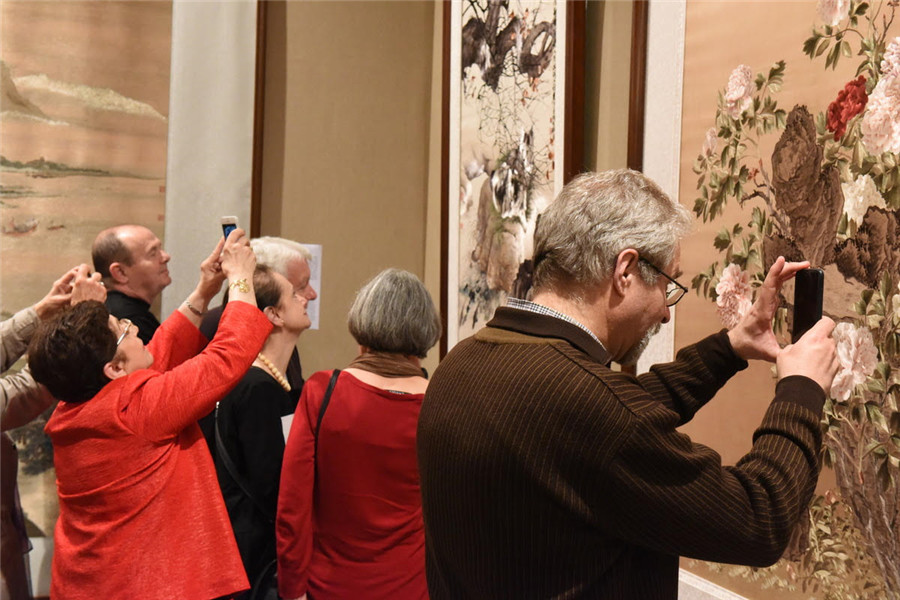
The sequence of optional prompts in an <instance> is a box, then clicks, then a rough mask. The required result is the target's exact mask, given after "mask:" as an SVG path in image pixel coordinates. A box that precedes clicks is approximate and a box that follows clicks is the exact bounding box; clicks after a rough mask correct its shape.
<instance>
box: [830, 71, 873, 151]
mask: <svg viewBox="0 0 900 600" xmlns="http://www.w3.org/2000/svg"><path fill="white" fill-rule="evenodd" d="M868 100H869V97H868V96H867V95H866V78H865V77H863V76H862V75H860V76H859V77H857V78H856V79H854V80H853V81H851V82H849V83H848V84H847V85H845V86H844V89H842V90H841V91H840V92H838V96H837V99H836V100H835V101H834V102H832V103H831V104H829V105H828V112H827V113H826V115H825V117H826V119H827V125H826V126H827V127H828V131H833V132H834V141H838V140H840V139H841V138H842V137H844V133H845V132H846V131H847V122H848V121H850V119H852V118H853V117H855V116H856V115H858V114H859V113H861V112H862V111H863V109H864V108H865V107H866V102H867V101H868Z"/></svg>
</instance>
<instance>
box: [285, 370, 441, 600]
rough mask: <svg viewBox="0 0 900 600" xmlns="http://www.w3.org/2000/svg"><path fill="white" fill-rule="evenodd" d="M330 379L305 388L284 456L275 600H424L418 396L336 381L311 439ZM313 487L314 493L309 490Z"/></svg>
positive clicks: (320, 377)
mask: <svg viewBox="0 0 900 600" xmlns="http://www.w3.org/2000/svg"><path fill="white" fill-rule="evenodd" d="M330 378H331V372H330V371H320V372H318V373H316V374H314V375H313V376H312V377H311V378H310V379H309V380H308V381H307V382H306V383H305V384H304V386H303V394H302V395H301V396H300V404H299V406H298V407H297V412H296V413H295V414H294V422H293V425H292V426H291V433H290V436H289V437H288V441H287V445H286V447H285V450H284V463H283V466H282V470H281V486H280V491H279V496H278V518H277V521H276V535H277V538H278V584H279V593H280V595H281V597H283V598H298V597H300V596H302V595H303V594H304V593H305V592H307V590H308V591H309V593H310V597H312V598H315V599H316V600H327V599H329V598H335V599H337V598H344V599H350V598H366V599H367V600H375V599H378V598H391V599H398V598H402V599H403V600H413V599H416V598H427V597H428V588H427V585H426V582H425V532H424V527H423V524H422V498H421V494H420V491H419V472H418V469H417V468H416V424H417V422H418V419H419V410H420V409H421V407H422V400H423V398H424V394H398V393H393V392H389V391H386V390H382V389H380V388H377V387H374V386H371V385H368V384H366V383H363V382H362V381H360V380H358V379H356V378H355V377H353V376H352V375H350V374H349V373H341V375H340V377H339V380H338V382H337V385H336V386H335V388H334V392H333V394H332V396H331V402H330V403H329V405H328V409H327V411H326V412H325V418H324V419H323V421H322V432H321V434H320V436H319V448H318V476H317V477H316V476H315V473H314V469H313V434H312V431H313V429H314V428H315V426H316V421H317V419H318V415H319V407H320V405H321V402H322V396H323V395H324V393H325V388H326V387H328V380H329V379H330ZM314 480H315V489H314Z"/></svg>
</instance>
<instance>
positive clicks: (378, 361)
mask: <svg viewBox="0 0 900 600" xmlns="http://www.w3.org/2000/svg"><path fill="white" fill-rule="evenodd" d="M347 368H348V369H350V368H353V369H360V370H362V371H369V372H370V373H375V374H376V375H380V376H382V377H391V378H396V377H424V378H425V379H428V372H427V371H425V369H420V368H419V367H417V366H415V365H414V364H412V363H411V362H409V360H407V359H406V357H404V356H403V355H402V354H396V353H393V352H377V351H374V350H369V351H368V352H366V353H364V354H360V355H359V356H357V357H356V358H355V359H353V362H352V363H350V364H349V365H347Z"/></svg>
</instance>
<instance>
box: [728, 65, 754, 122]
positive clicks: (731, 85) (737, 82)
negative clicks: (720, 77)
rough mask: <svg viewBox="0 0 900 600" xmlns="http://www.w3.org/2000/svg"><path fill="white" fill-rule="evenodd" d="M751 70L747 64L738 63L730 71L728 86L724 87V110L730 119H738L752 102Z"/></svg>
mask: <svg viewBox="0 0 900 600" xmlns="http://www.w3.org/2000/svg"><path fill="white" fill-rule="evenodd" d="M754 89H755V86H754V84H753V71H751V70H750V67H748V66H747V65H740V66H738V67H737V68H735V70H734V71H732V72H731V76H730V77H729V78H728V87H726V88H725V110H726V111H728V114H729V115H730V116H731V118H732V119H735V120H736V119H740V118H741V115H742V114H743V113H744V111H745V110H747V109H748V108H750V105H751V104H752V103H753V98H752V94H753V90H754Z"/></svg>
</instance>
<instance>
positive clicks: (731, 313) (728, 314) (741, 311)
mask: <svg viewBox="0 0 900 600" xmlns="http://www.w3.org/2000/svg"><path fill="white" fill-rule="evenodd" d="M716 294H718V298H716V307H717V308H716V311H717V312H718V313H719V318H720V319H721V320H722V324H723V325H725V327H727V328H728V329H734V328H735V327H736V326H737V324H738V323H740V321H741V319H743V318H744V315H746V314H747V313H748V312H749V311H750V307H751V306H752V305H753V288H752V287H750V273H748V272H747V271H744V270H742V269H741V268H740V267H739V266H737V265H735V264H731V265H728V266H727V267H725V271H724V272H723V273H722V277H721V278H720V279H719V283H718V284H717V285H716Z"/></svg>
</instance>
